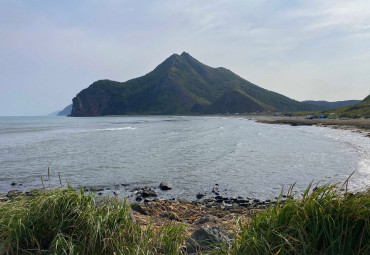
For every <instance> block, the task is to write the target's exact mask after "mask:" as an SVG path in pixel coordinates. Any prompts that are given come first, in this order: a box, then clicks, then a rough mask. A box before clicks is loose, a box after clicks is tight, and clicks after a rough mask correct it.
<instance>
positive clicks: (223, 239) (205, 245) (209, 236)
mask: <svg viewBox="0 0 370 255" xmlns="http://www.w3.org/2000/svg"><path fill="white" fill-rule="evenodd" d="M221 243H224V244H226V245H227V246H229V245H230V238H229V237H228V236H227V235H226V233H225V232H224V231H223V230H222V229H220V228H219V227H210V228H204V227H202V228H200V229H197V230H195V231H194V233H193V234H192V235H191V236H190V237H189V238H188V239H186V251H187V253H197V252H206V251H210V250H212V249H213V247H214V246H217V245H220V244H221Z"/></svg>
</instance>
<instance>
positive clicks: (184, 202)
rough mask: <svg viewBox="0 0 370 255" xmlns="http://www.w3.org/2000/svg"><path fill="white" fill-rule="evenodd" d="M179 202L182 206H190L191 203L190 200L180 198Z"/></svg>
mask: <svg viewBox="0 0 370 255" xmlns="http://www.w3.org/2000/svg"><path fill="white" fill-rule="evenodd" d="M177 201H179V203H181V204H190V203H191V201H190V200H187V199H185V198H179V199H178V200H177Z"/></svg>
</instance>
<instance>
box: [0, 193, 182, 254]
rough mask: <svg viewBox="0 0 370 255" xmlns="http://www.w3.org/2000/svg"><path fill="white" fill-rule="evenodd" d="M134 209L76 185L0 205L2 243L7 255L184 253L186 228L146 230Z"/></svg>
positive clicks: (171, 226) (0, 238) (180, 226)
mask: <svg viewBox="0 0 370 255" xmlns="http://www.w3.org/2000/svg"><path fill="white" fill-rule="evenodd" d="M129 210H130V208H129V206H128V205H127V204H126V202H124V203H123V204H120V203H118V202H117V201H116V202H114V203H113V204H109V205H108V204H107V205H103V206H96V204H95V202H94V195H93V194H85V193H84V192H83V191H80V192H77V191H75V190H74V189H73V188H71V187H69V188H68V189H52V190H50V191H43V192H39V193H38V194H35V196H33V197H31V198H28V197H20V198H19V199H18V200H16V201H12V202H7V203H4V204H2V205H1V206H0V243H2V246H3V249H5V252H7V253H8V254H178V253H179V248H180V245H181V244H182V242H183V238H184V236H183V232H184V229H185V227H184V226H182V225H177V226H174V225H170V226H166V227H162V228H160V229H159V230H155V229H154V227H152V226H149V227H146V228H141V226H140V225H139V224H135V223H134V222H133V220H132V217H131V216H130V211H129Z"/></svg>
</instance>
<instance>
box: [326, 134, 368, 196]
mask: <svg viewBox="0 0 370 255" xmlns="http://www.w3.org/2000/svg"><path fill="white" fill-rule="evenodd" d="M327 137H330V138H332V139H335V140H338V141H340V142H344V143H348V144H350V145H351V146H353V147H355V148H356V150H357V152H358V156H359V161H358V163H357V170H356V171H355V173H354V175H353V177H352V178H351V179H350V182H349V187H350V188H351V190H353V191H359V190H366V189H368V188H370V139H369V138H367V137H364V135H363V134H361V133H355V132H352V131H348V130H333V132H330V134H327Z"/></svg>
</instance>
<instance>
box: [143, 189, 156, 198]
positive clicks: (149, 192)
mask: <svg viewBox="0 0 370 255" xmlns="http://www.w3.org/2000/svg"><path fill="white" fill-rule="evenodd" d="M141 196H142V197H156V196H157V193H155V191H154V190H152V189H143V190H142V191H141Z"/></svg>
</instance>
